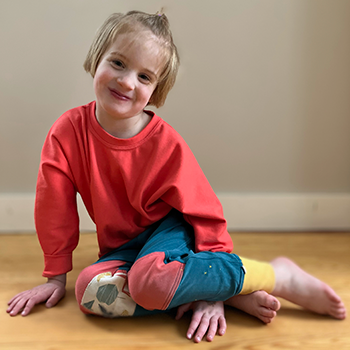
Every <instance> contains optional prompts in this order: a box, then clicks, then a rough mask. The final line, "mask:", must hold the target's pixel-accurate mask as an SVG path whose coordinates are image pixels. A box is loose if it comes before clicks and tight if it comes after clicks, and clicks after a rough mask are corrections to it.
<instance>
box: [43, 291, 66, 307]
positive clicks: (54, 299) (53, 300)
mask: <svg viewBox="0 0 350 350" xmlns="http://www.w3.org/2000/svg"><path fill="white" fill-rule="evenodd" d="M64 295H65V289H63V290H62V289H56V290H55V291H54V292H53V293H52V295H51V296H50V297H49V299H48V300H47V302H46V306H47V307H52V306H55V305H56V304H57V303H58V302H59V301H60V300H61V299H62V298H63V297H64Z"/></svg>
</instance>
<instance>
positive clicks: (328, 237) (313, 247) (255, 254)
mask: <svg viewBox="0 0 350 350" xmlns="http://www.w3.org/2000/svg"><path fill="white" fill-rule="evenodd" d="M232 238H233V240H234V242H235V253H237V254H240V255H242V256H246V257H250V258H255V259H260V260H271V259H272V258H274V257H276V256H279V255H286V256H289V257H290V258H292V259H293V260H294V261H296V262H297V263H298V264H299V265H300V266H301V267H302V268H304V269H306V270H307V271H308V272H310V273H312V274H314V275H315V276H316V277H318V278H320V279H322V280H324V281H325V282H327V283H329V284H330V285H331V286H332V287H333V288H334V289H335V290H336V291H337V293H338V294H339V295H340V296H341V297H342V299H343V301H344V302H345V305H347V306H349V305H350V291H349V285H350V274H349V270H350V269H349V268H350V233H233V234H232ZM96 257H97V244H96V236H95V235H94V234H92V233H87V234H82V235H81V241H80V244H79V247H78V248H77V250H76V252H75V254H74V270H73V271H72V272H71V273H70V274H69V279H68V285H67V296H66V297H65V299H64V300H62V301H61V302H60V303H59V305H58V306H57V307H54V308H52V309H51V310H47V309H46V308H45V306H43V305H40V306H38V307H36V309H35V310H34V312H33V313H32V314H30V315H29V316H27V317H21V316H17V317H10V316H8V315H7V314H6V312H5V310H6V302H7V300H8V299H10V298H11V297H12V296H13V295H14V294H16V293H18V292H20V291H22V290H24V289H26V288H31V287H32V286H35V285H37V284H39V283H43V282H44V281H45V279H43V278H42V277H41V271H42V267H43V262H42V254H41V249H40V246H39V244H38V242H37V239H36V236H35V235H28V234H26V235H6V234H4V235H1V236H0V279H1V281H2V286H1V289H0V300H1V303H0V304H1V306H0V311H1V312H0V324H1V327H0V349H2V350H7V349H8V350H19V349H21V350H32V349H33V350H34V349H35V350H49V349H50V350H53V349H65V350H73V349H74V350H77V349H78V350H79V349H85V350H90V349H91V350H92V349H94V350H96V349H112V348H113V349H114V348H115V349H126V350H133V349H164V350H172V349H179V348H181V349H183V350H186V349H190V348H192V347H193V346H194V345H193V343H192V342H191V341H189V340H187V339H186V338H185V334H186V330H187V327H188V324H189V321H190V315H186V316H185V318H184V319H182V320H180V321H175V320H174V318H173V315H155V316H147V317H139V318H125V319H103V318H99V317H87V316H85V315H83V314H82V313H81V312H80V311H79V309H78V306H77V304H76V302H75V297H74V281H75V279H76V277H77V276H78V274H79V271H81V270H82V269H83V268H84V267H85V266H87V265H89V264H91V263H93V262H94V261H95V260H96ZM226 318H227V323H228V330H227V333H226V335H225V336H223V337H219V336H218V337H215V339H214V341H213V342H212V343H208V342H206V341H203V342H202V343H201V344H200V345H199V346H200V347H201V348H202V349H217V350H219V349H220V350H221V349H235V350H237V349H254V350H265V349H272V350H274V349H276V350H279V349H327V350H328V349H330V348H334V347H336V348H337V350H342V349H350V331H349V330H350V324H349V323H350V321H349V318H347V319H346V320H344V321H338V320H334V319H331V318H329V317H326V316H320V315H316V314H313V313H311V312H308V311H305V310H302V309H300V308H299V307H297V306H294V305H293V304H291V303H288V302H285V301H282V309H281V310H280V311H279V312H278V316H277V317H276V319H275V320H274V322H272V324H269V325H264V324H262V323H261V322H260V321H259V320H257V319H255V318H253V317H251V316H248V315H246V314H244V313H242V312H240V311H237V310H235V309H233V308H227V311H226Z"/></svg>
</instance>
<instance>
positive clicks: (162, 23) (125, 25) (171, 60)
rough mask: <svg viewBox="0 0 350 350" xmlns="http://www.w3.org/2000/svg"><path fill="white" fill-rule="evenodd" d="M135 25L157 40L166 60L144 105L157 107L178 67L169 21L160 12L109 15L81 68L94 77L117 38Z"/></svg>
mask: <svg viewBox="0 0 350 350" xmlns="http://www.w3.org/2000/svg"><path fill="white" fill-rule="evenodd" d="M137 24H141V25H142V26H143V27H144V28H146V29H149V30H150V31H151V32H152V33H153V34H154V35H155V36H156V37H157V38H158V39H159V44H160V45H161V46H162V47H163V48H164V52H165V57H166V62H165V65H164V69H163V71H162V73H161V75H160V77H159V81H158V84H157V87H156V88H155V90H154V92H153V94H152V96H151V98H150V100H149V103H148V104H150V105H154V106H156V107H161V106H162V105H163V104H164V102H165V100H166V97H167V95H168V93H169V91H170V90H171V88H172V87H173V86H174V84H175V80H176V75H177V72H178V69H179V64H180V59H179V55H178V52H177V48H176V46H175V44H174V42H173V37H172V34H171V31H170V26H169V21H168V18H167V17H166V16H165V14H163V13H156V14H147V13H145V12H140V11H130V12H128V13H126V14H122V13H114V14H112V15H111V16H109V17H108V18H107V19H106V21H105V22H104V23H103V24H102V26H101V27H100V28H99V29H98V31H97V33H96V36H95V38H94V40H93V42H92V44H91V46H90V49H89V52H88V54H87V56H86V59H85V62H84V69H85V70H86V71H87V72H88V73H90V74H91V75H92V77H94V76H95V73H96V70H97V67H98V65H99V63H100V61H101V58H102V56H103V55H104V53H105V52H106V50H107V49H108V47H109V46H110V45H111V43H112V42H113V41H114V40H115V38H116V37H117V35H118V34H123V33H126V32H128V31H133V30H135V26H137Z"/></svg>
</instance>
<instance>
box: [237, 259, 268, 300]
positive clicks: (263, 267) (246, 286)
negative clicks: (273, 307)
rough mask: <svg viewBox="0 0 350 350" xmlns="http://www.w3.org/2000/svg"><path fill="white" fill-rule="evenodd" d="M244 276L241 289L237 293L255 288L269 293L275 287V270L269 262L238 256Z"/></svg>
mask: <svg viewBox="0 0 350 350" xmlns="http://www.w3.org/2000/svg"><path fill="white" fill-rule="evenodd" d="M240 259H241V260H242V263H243V266H244V269H245V272H246V273H245V276H244V282H243V287H242V290H241V292H240V293H239V294H250V293H253V292H255V291H257V290H264V291H266V292H267V293H271V292H272V291H273V289H274V287H275V272H274V270H273V267H272V265H271V264H270V263H267V262H260V261H256V260H251V259H246V258H242V257H240Z"/></svg>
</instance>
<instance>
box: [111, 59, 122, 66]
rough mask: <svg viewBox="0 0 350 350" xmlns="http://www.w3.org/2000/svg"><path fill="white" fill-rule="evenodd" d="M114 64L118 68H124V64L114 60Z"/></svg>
mask: <svg viewBox="0 0 350 350" xmlns="http://www.w3.org/2000/svg"><path fill="white" fill-rule="evenodd" d="M113 63H114V65H115V66H117V67H124V64H123V62H122V61H119V60H114V61H113Z"/></svg>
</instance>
